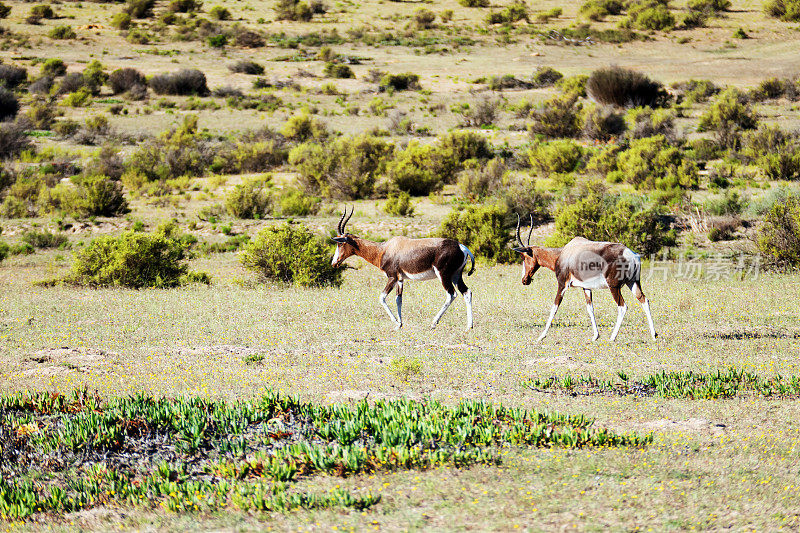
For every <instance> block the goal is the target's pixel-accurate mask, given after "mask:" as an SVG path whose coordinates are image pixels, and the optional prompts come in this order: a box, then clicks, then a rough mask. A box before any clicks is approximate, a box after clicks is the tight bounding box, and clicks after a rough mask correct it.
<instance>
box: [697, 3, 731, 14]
mask: <svg viewBox="0 0 800 533" xmlns="http://www.w3.org/2000/svg"><path fill="white" fill-rule="evenodd" d="M686 7H688V8H689V9H690V10H692V11H706V12H709V11H714V12H716V11H727V10H728V9H730V7H731V0H689V2H688V3H687V6H686Z"/></svg>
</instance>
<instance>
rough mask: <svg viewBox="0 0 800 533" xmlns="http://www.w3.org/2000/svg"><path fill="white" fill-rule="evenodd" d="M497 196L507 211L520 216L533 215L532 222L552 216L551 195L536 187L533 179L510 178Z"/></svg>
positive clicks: (548, 218)
mask: <svg viewBox="0 0 800 533" xmlns="http://www.w3.org/2000/svg"><path fill="white" fill-rule="evenodd" d="M497 196H498V197H499V198H500V200H501V201H502V203H503V205H505V207H506V209H507V210H508V212H509V213H517V214H519V215H520V217H527V216H533V223H534V224H541V223H543V222H547V221H548V220H550V219H552V218H553V213H552V207H551V206H552V205H553V199H554V198H553V195H552V194H551V193H550V192H548V191H545V190H542V189H540V188H537V187H536V181H535V180H533V179H529V178H528V179H526V178H517V179H511V180H509V183H508V184H507V185H506V186H505V187H503V189H502V190H501V191H500V192H499V193H498V194H497Z"/></svg>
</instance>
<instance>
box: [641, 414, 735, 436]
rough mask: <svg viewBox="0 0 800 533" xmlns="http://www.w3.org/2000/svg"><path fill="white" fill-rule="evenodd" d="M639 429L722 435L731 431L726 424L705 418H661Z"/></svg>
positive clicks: (648, 422) (644, 424)
mask: <svg viewBox="0 0 800 533" xmlns="http://www.w3.org/2000/svg"><path fill="white" fill-rule="evenodd" d="M637 429H644V430H646V431H656V432H675V431H678V432H691V433H701V434H703V433H705V434H712V435H721V434H723V433H725V432H726V431H728V430H729V427H728V426H727V425H726V424H722V423H715V422H709V421H708V420H706V419H705V418H689V419H687V420H672V419H670V418H659V419H658V420H649V421H647V422H644V423H642V424H639V425H638V428H637Z"/></svg>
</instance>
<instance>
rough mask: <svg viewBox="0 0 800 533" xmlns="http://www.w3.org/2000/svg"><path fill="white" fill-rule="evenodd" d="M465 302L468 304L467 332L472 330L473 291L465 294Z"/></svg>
mask: <svg viewBox="0 0 800 533" xmlns="http://www.w3.org/2000/svg"><path fill="white" fill-rule="evenodd" d="M464 301H465V302H467V330H470V329H472V291H470V290H468V291H467V292H465V293H464Z"/></svg>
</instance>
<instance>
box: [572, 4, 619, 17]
mask: <svg viewBox="0 0 800 533" xmlns="http://www.w3.org/2000/svg"><path fill="white" fill-rule="evenodd" d="M624 9H625V4H624V3H623V2H620V1H619V0H588V1H587V2H585V3H584V4H583V5H581V8H580V9H579V10H578V12H579V13H580V14H581V15H583V16H584V17H586V18H588V19H589V20H597V21H599V20H603V19H604V18H605V17H607V16H609V15H619V14H620V13H622V11H623V10H624Z"/></svg>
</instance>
